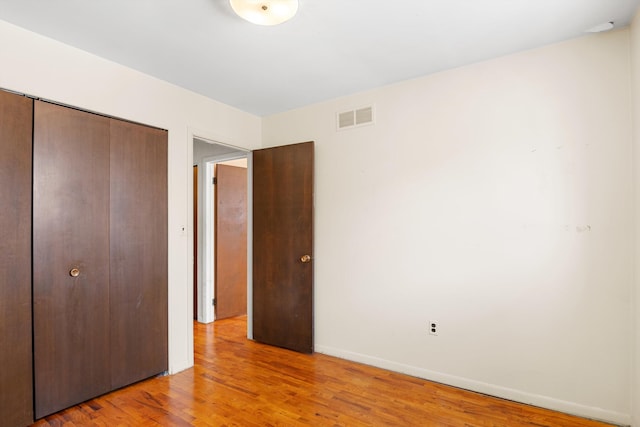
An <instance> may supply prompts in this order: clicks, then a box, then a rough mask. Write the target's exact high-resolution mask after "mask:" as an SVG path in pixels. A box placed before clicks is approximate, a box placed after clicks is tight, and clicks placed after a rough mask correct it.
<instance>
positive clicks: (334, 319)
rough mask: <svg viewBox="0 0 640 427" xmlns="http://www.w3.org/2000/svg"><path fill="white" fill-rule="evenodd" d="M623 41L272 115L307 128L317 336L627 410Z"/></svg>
mask: <svg viewBox="0 0 640 427" xmlns="http://www.w3.org/2000/svg"><path fill="white" fill-rule="evenodd" d="M629 56H630V55H629V32H628V30H626V29H623V30H618V31H615V32H611V33H606V34H599V35H593V36H589V37H584V38H580V39H575V40H572V41H569V42H565V43H561V44H557V45H553V46H548V47H544V48H541V49H537V50H533V51H528V52H525V53H521V54H516V55H512V56H508V57H503V58H499V59H496V60H492V61H487V62H484V63H479V64H475V65H472V66H468V67H464V68H459V69H456V70H452V71H448V72H443V73H440V74H436V75H432V76H427V77H424V78H421V79H417V80H412V81H408V82H404V83H401V84H396V85H392V86H388V87H384V88H379V89H376V90H373V91H369V92H365V93H361V94H357V95H354V96H350V97H346V98H341V99H338V100H334V101H330V102H326V103H321V104H317V105H313V106H309V107H306V108H301V109H298V110H294V111H290V112H286V113H283V114H279V115H274V116H270V117H267V118H265V119H264V120H263V145H264V146H273V145H280V144H284V143H293V142H299V141H307V140H315V141H316V168H317V169H316V212H315V218H316V231H315V242H316V243H315V254H314V259H315V263H316V264H315V331H316V338H315V344H316V349H317V350H318V351H320V352H324V353H327V354H332V355H336V356H340V357H345V358H348V359H353V360H357V361H361V362H365V363H369V364H373V365H378V366H381V367H385V368H391V369H394V370H398V371H402V372H407V373H410V374H413V375H417V376H420V377H424V378H430V379H434V380H437V381H442V382H445V383H449V384H453V385H456V386H461V387H464V388H469V389H473V390H478V391H481V392H486V393H489V394H493V395H498V396H503V397H506V398H510V399H514V400H518V401H522V402H529V403H533V404H536V405H541V406H545V407H549V408H554V409H559V410H562V411H566V412H570V413H576V414H580V415H583V416H587V417H595V418H600V419H606V420H609V421H614V422H618V423H629V422H630V421H631V376H632V367H631V364H632V360H631V354H632V353H631V352H632V304H631V296H632V291H633V272H634V267H633V262H634V259H633V249H634V240H633V239H634V238H633V232H632V230H633V229H634V218H633V188H632V182H633V181H632V143H631V142H632V140H631V112H630V108H629V106H630V102H631V98H630V83H629V82H630V59H629ZM369 104H375V105H376V109H377V121H376V124H375V125H373V126H367V127H362V128H358V129H352V130H345V131H340V132H337V131H336V130H335V127H336V125H335V113H336V112H338V111H343V110H347V109H351V108H354V107H361V106H366V105H369ZM430 319H436V320H438V321H439V323H440V333H439V335H438V336H437V337H434V336H430V335H428V333H427V322H428V321H429V320H430Z"/></svg>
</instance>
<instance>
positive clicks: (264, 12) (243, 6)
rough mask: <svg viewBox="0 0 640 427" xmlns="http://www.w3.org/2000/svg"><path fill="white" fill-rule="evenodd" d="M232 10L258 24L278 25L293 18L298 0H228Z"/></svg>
mask: <svg viewBox="0 0 640 427" xmlns="http://www.w3.org/2000/svg"><path fill="white" fill-rule="evenodd" d="M229 3H230V4H231V7H232V8H233V11H234V12H235V13H237V14H238V16H240V17H241V18H243V19H246V20H247V21H249V22H251V23H254V24H258V25H278V24H282V23H283V22H286V21H288V20H289V19H291V18H293V17H294V16H295V14H296V12H297V11H298V0H229Z"/></svg>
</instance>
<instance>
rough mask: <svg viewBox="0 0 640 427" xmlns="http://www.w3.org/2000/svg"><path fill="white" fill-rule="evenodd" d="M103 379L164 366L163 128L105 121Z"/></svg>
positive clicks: (142, 374) (128, 379)
mask: <svg viewBox="0 0 640 427" xmlns="http://www.w3.org/2000/svg"><path fill="white" fill-rule="evenodd" d="M110 241H111V296H110V298H111V346H112V349H111V378H112V388H118V387H122V386H124V385H127V384H131V383H133V382H135V381H139V380H141V379H144V378H147V377H149V376H151V375H155V374H158V373H160V372H164V371H166V370H167V333H168V332H167V328H168V326H167V132H166V131H164V130H160V129H154V128H149V127H146V126H142V125H137V124H134V123H128V122H123V121H120V120H112V121H111V239H110Z"/></svg>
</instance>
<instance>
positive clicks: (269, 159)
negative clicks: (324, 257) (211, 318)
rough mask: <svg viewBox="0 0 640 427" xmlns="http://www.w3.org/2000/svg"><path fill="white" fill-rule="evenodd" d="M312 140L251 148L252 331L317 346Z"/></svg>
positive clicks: (274, 340)
mask: <svg viewBox="0 0 640 427" xmlns="http://www.w3.org/2000/svg"><path fill="white" fill-rule="evenodd" d="M312 250H313V142H306V143H302V144H294V145H288V146H282V147H275V148H268V149H264V150H256V151H254V152H253V336H254V339H255V340H257V341H260V342H263V343H266V344H271V345H275V346H278V347H284V348H288V349H291V350H295V351H299V352H303V353H311V352H312V351H313V253H312Z"/></svg>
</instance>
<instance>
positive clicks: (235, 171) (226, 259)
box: [214, 164, 247, 319]
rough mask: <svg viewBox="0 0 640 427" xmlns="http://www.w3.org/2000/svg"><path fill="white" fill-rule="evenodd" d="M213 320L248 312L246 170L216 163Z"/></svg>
mask: <svg viewBox="0 0 640 427" xmlns="http://www.w3.org/2000/svg"><path fill="white" fill-rule="evenodd" d="M214 198H215V206H216V208H215V233H214V236H215V299H216V319H225V318H228V317H235V316H240V315H244V314H247V169H246V168H240V167H236V166H229V165H220V164H219V165H216V185H215V197H214Z"/></svg>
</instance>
